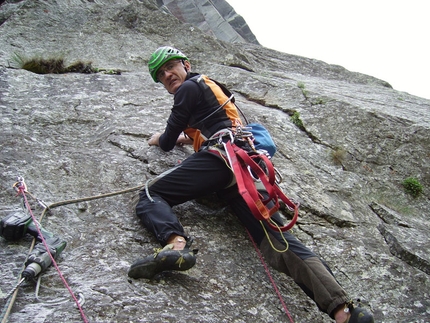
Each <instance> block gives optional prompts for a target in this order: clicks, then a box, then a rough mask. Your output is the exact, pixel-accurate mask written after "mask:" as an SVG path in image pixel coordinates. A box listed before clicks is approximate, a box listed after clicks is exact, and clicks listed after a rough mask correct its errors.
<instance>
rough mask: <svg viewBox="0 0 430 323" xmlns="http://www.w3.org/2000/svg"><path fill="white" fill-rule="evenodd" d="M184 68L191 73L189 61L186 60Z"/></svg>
mask: <svg viewBox="0 0 430 323" xmlns="http://www.w3.org/2000/svg"><path fill="white" fill-rule="evenodd" d="M184 67H185V69H186V70H187V72H191V63H190V62H189V61H187V60H184Z"/></svg>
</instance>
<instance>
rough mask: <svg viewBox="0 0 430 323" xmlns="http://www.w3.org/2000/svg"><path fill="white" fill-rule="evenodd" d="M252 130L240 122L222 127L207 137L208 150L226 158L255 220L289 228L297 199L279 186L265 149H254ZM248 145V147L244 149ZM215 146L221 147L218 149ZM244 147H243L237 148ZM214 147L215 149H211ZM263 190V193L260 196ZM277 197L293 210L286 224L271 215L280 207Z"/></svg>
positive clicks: (294, 221)
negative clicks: (289, 196) (285, 192)
mask: <svg viewBox="0 0 430 323" xmlns="http://www.w3.org/2000/svg"><path fill="white" fill-rule="evenodd" d="M252 138H253V136H252V133H251V132H250V131H248V130H247V128H243V127H241V126H236V127H235V130H234V131H233V130H232V129H224V130H222V131H219V132H217V133H216V134H215V135H214V136H212V137H211V138H210V140H209V141H210V142H211V144H210V146H209V147H208V148H207V149H208V150H209V151H213V152H214V153H217V154H219V155H220V156H221V157H223V158H225V159H226V160H227V161H228V164H229V166H230V169H231V170H232V171H233V173H234V175H235V179H236V183H237V186H238V190H239V194H240V195H241V196H242V197H243V199H244V200H245V202H246V204H247V205H248V207H249V208H250V210H251V212H252V214H253V215H254V217H255V218H256V219H257V220H258V221H265V222H266V224H267V225H268V226H269V227H270V228H271V229H274V230H277V231H278V230H280V231H282V232H285V231H288V230H290V229H291V228H292V227H293V226H294V224H295V223H296V221H297V218H298V212H299V203H293V202H292V201H291V200H290V199H289V198H288V197H287V196H286V195H285V194H284V193H283V192H282V190H281V189H280V187H279V185H278V184H279V181H278V180H279V178H280V179H282V177H280V176H279V175H277V174H279V172H277V171H275V167H274V166H273V164H272V162H271V160H270V159H269V157H268V156H267V152H265V151H258V150H256V149H255V147H254V146H253V143H252ZM246 145H249V146H248V147H251V149H247V148H246ZM218 147H222V148H223V149H222V150H220V149H218ZM241 147H244V148H245V149H246V150H245V149H243V148H241ZM214 148H215V149H214ZM263 194H264V195H266V194H267V197H265V196H263ZM280 201H282V202H283V203H284V204H285V205H286V207H287V208H288V209H289V210H290V211H292V212H293V217H292V219H291V220H290V222H289V223H288V224H284V225H280V224H278V223H276V222H275V221H274V220H273V219H272V218H271V217H272V215H273V214H274V213H275V212H277V211H278V210H279V208H280Z"/></svg>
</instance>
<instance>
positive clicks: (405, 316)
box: [0, 0, 430, 323]
mask: <svg viewBox="0 0 430 323" xmlns="http://www.w3.org/2000/svg"><path fill="white" fill-rule="evenodd" d="M199 3H200V2H199ZM201 3H204V2H201ZM165 5H166V6H168V4H167V2H166V4H165ZM169 10H170V11H172V10H171V9H169ZM218 10H219V12H221V9H218ZM0 11H1V12H0V16H1V17H2V18H1V19H2V20H1V25H0V44H1V47H0V108H1V119H0V122H1V129H2V131H1V134H0V142H1V154H0V169H1V172H0V179H1V180H0V183H1V186H2V190H1V192H0V196H1V205H0V216H1V217H3V216H5V215H7V214H9V213H10V212H12V211H14V210H18V209H20V208H21V200H20V198H19V197H16V194H15V192H14V190H13V189H12V185H13V183H14V182H15V181H16V176H17V175H21V176H23V177H24V178H25V180H26V184H27V186H28V190H29V191H30V192H31V193H32V194H33V196H35V197H37V198H39V199H42V200H43V201H45V203H46V204H48V205H53V206H54V207H52V208H51V211H50V212H49V213H48V214H47V215H46V216H45V218H44V219H43V221H42V225H43V226H44V227H45V228H46V229H48V230H50V231H52V232H54V233H55V234H57V235H59V236H61V237H63V238H64V239H65V240H66V241H67V242H68V245H67V247H66V249H65V250H64V251H63V253H62V254H61V256H60V258H59V259H58V264H59V268H60V269H61V271H62V273H63V275H64V277H65V278H66V279H67V281H68V283H69V285H70V286H71V288H72V290H73V291H74V292H75V293H76V294H79V293H81V294H82V295H83V296H84V297H85V304H84V306H83V308H84V311H85V314H86V316H87V317H88V320H89V321H90V322H183V321H187V322H286V321H288V318H287V316H286V314H285V313H284V311H283V307H282V306H281V303H280V301H279V300H278V298H277V295H276V294H275V292H274V291H273V288H272V286H271V284H270V280H269V278H268V277H267V274H266V272H265V269H264V267H263V265H262V264H261V263H260V260H259V258H258V256H257V254H256V252H255V250H254V248H253V245H252V243H251V242H250V241H249V239H248V236H247V233H246V232H244V230H243V228H242V227H241V226H240V224H239V223H238V221H237V220H236V219H235V217H234V216H233V215H232V214H231V213H230V211H229V209H228V208H227V207H226V206H225V205H223V204H221V203H220V202H219V201H218V200H216V198H215V197H213V196H209V197H207V198H206V199H203V200H199V201H190V202H187V203H185V204H184V205H180V206H178V207H176V208H175V211H176V212H177V215H178V217H179V218H180V220H181V222H182V224H183V225H184V226H185V227H186V228H187V230H188V231H189V233H190V234H191V235H193V236H194V238H195V245H194V246H195V247H196V248H199V254H198V260H197V265H196V266H195V267H194V268H192V269H191V270H190V271H188V272H186V273H166V274H164V275H162V276H161V277H160V278H159V280H157V281H144V280H131V279H129V278H128V277H127V269H128V267H129V265H130V264H131V263H132V262H133V261H134V260H135V259H136V258H138V257H141V256H145V255H147V254H150V253H151V252H152V251H153V248H156V247H158V245H157V243H156V241H155V239H154V238H153V237H152V236H151V235H150V234H149V233H148V232H147V231H146V230H145V229H143V228H142V226H141V225H140V223H139V221H138V219H137V218H135V216H134V212H133V209H132V207H131V199H132V197H133V195H134V194H135V193H134V192H131V191H129V190H128V189H130V188H135V187H140V186H142V185H143V184H144V183H145V182H146V181H147V180H148V179H150V178H152V177H154V176H155V175H156V174H159V173H161V172H162V171H164V170H167V169H168V168H170V167H172V166H174V165H176V164H177V163H178V162H180V161H181V160H183V159H185V158H186V157H187V156H188V155H189V154H190V153H191V149H190V147H177V148H175V149H174V150H173V151H172V152H170V153H164V152H162V151H161V150H160V149H158V148H157V147H149V146H148V145H147V140H148V138H149V137H150V136H151V135H152V134H153V133H154V132H157V131H162V130H163V129H164V126H165V122H166V119H167V117H168V115H169V110H170V107H171V103H172V98H171V96H170V95H168V94H167V93H166V91H165V90H164V89H163V88H162V86H160V85H159V84H155V83H153V82H152V80H151V78H150V77H149V75H148V73H147V68H146V63H147V60H148V57H149V55H150V54H151V53H152V51H154V50H155V49H156V48H157V47H158V46H161V45H173V46H176V47H178V48H180V49H181V50H183V51H184V53H186V54H187V55H188V56H189V57H190V59H191V63H192V66H193V69H194V70H195V71H198V72H201V73H204V74H207V75H210V76H211V77H213V78H215V79H217V80H218V81H220V82H222V83H224V84H226V85H227V87H229V88H230V89H231V90H232V91H233V92H234V93H235V95H236V99H237V103H238V105H239V107H241V108H242V110H244V112H245V113H246V115H247V116H248V119H250V121H257V122H260V123H262V124H264V125H265V126H266V127H267V128H268V129H269V130H270V131H271V133H272V135H273V137H274V139H275V142H276V144H277V147H278V152H277V154H276V155H275V157H274V163H275V165H276V167H277V168H278V169H279V171H280V172H281V174H282V176H283V178H284V181H283V183H282V185H281V186H282V188H283V190H284V191H285V193H286V194H287V195H288V196H289V197H291V198H293V199H295V200H296V201H299V202H300V203H301V208H300V218H299V221H298V223H297V225H296V226H295V228H294V233H295V234H296V236H297V237H298V238H299V239H301V240H302V241H303V242H304V243H305V244H306V245H308V246H309V247H310V248H311V249H312V250H313V251H314V252H316V253H317V254H318V255H321V256H322V257H323V258H324V259H325V260H326V261H327V262H328V264H329V265H330V266H331V268H332V270H333V272H334V273H335V275H336V277H337V279H338V280H339V282H340V283H341V284H342V285H343V286H344V288H345V289H346V290H347V291H348V292H349V293H350V295H351V298H353V299H356V298H360V299H361V300H362V302H363V303H364V305H366V306H368V308H370V309H371V310H372V311H373V313H374V315H375V319H376V321H377V322H387V323H388V322H428V321H429V320H430V312H429V308H430V304H429V303H430V302H429V295H428V290H429V289H430V279H429V271H430V266H429V262H430V259H429V256H428V252H427V251H428V250H429V248H430V246H429V239H428V229H429V217H428V215H429V191H428V188H429V187H430V177H429V174H430V171H429V166H430V162H429V151H430V136H429V134H430V132H429V128H430V113H429V112H430V101H429V100H426V99H422V98H419V97H415V96H411V95H409V94H407V93H403V92H398V91H396V90H394V89H392V88H391V86H390V85H389V84H388V83H387V82H385V81H382V80H378V79H375V78H373V77H371V76H368V75H363V74H359V73H352V72H349V71H348V70H346V69H344V68H342V67H340V66H334V65H328V64H326V63H324V62H321V61H318V60H313V59H308V58H304V57H298V56H293V55H289V54H285V53H280V52H276V51H273V50H269V49H266V48H263V47H261V46H259V45H256V44H251V43H241V44H234V43H228V42H224V41H221V40H219V39H217V38H213V37H211V36H209V35H207V34H205V33H204V32H203V31H200V30H199V29H198V28H192V26H191V25H190V24H184V23H182V22H181V21H179V20H178V19H177V18H175V17H173V16H172V15H170V14H166V13H165V12H163V10H161V9H160V8H158V6H157V4H156V3H154V2H152V1H149V0H147V1H143V0H142V1H137V0H136V1H131V0H130V1H127V0H122V1H113V0H112V1H65V0H57V1H54V0H51V1H9V2H5V3H4V4H2V5H1V7H0ZM15 53H18V54H21V55H24V56H27V57H34V56H42V57H58V56H64V57H65V58H66V60H67V62H69V63H72V62H74V61H78V60H82V61H91V62H92V66H94V67H98V68H101V69H106V70H109V69H114V70H121V71H122V73H121V74H120V75H111V74H109V73H94V74H77V73H68V74H46V75H40V74H34V73H31V72H28V71H25V70H22V69H18V68H17V66H16V63H15V61H14V60H13V59H12V57H13V56H14V54H15ZM295 112H296V114H294V113H295ZM297 113H299V114H297ZM292 116H295V119H294V120H295V123H294V122H292V119H291V117H292ZM298 120H300V121H301V123H302V125H301V126H300V127H298V126H297V124H298V122H297V121H298ZM410 176H413V177H416V178H418V179H419V181H420V182H421V184H422V185H423V186H424V192H423V194H422V195H420V196H419V197H418V198H412V197H410V195H408V194H407V193H405V191H404V189H403V187H402V185H401V183H402V181H403V180H404V179H405V178H406V177H410ZM123 190H127V192H125V193H121V192H123ZM113 192H120V193H121V194H118V195H114V196H109V197H104V196H101V194H105V193H113ZM92 197H94V198H92ZM96 197H97V198H96ZM82 198H87V199H82ZM30 200H31V204H32V205H33V206H34V213H35V215H36V216H37V217H38V216H40V214H41V210H42V209H41V207H40V206H37V203H36V202H35V201H34V200H32V199H31V198H30ZM63 201H69V202H67V203H63V204H62V202H63ZM59 204H62V205H59ZM57 205H58V206H57ZM30 243H31V238H30V237H26V238H25V239H21V240H19V241H15V242H9V241H6V240H4V239H3V238H0V259H1V261H0V264H1V265H0V266H1V271H0V277H1V283H0V292H1V294H2V295H3V296H4V295H5V294H6V293H8V291H9V290H10V289H11V288H12V287H13V286H14V284H15V283H16V282H17V279H18V276H19V274H20V270H21V267H22V265H23V263H24V262H25V258H26V255H27V253H28V249H29V246H30ZM271 274H272V276H273V280H274V281H275V283H276V284H277V287H278V288H279V290H280V293H281V295H282V296H283V299H284V301H285V303H286V305H287V307H288V310H289V312H290V313H291V315H292V318H293V319H294V321H295V322H328V321H330V319H329V317H328V316H327V315H326V314H323V313H320V312H319V311H318V309H317V308H316V306H315V305H314V304H313V303H312V301H311V300H310V299H309V298H308V297H307V296H306V295H305V294H304V293H303V292H302V291H301V290H300V289H299V288H298V287H297V286H296V285H295V284H294V282H292V281H291V279H290V278H289V277H286V276H285V275H283V274H280V273H278V272H276V271H274V270H272V271H271ZM34 291H35V285H34V284H33V283H26V284H25V285H24V286H22V287H21V288H20V289H19V291H18V294H17V298H16V301H15V305H14V307H13V309H12V311H11V314H10V316H9V318H10V322H24V321H25V322H79V321H80V320H81V318H80V316H79V312H78V311H77V310H76V308H75V307H74V304H73V302H72V301H71V297H70V296H69V295H68V293H67V291H66V290H65V288H64V287H63V284H62V282H61V280H60V279H59V277H58V274H57V273H56V271H55V270H54V268H50V269H49V270H48V271H47V272H46V273H44V274H43V276H42V279H41V288H40V290H39V295H38V298H39V300H37V299H36V297H35V293H34ZM63 298H65V299H66V300H67V302H65V303H62V304H60V305H52V304H50V302H51V301H58V300H62V299H63ZM4 303H5V302H4V301H3V302H2V306H3V304H4Z"/></svg>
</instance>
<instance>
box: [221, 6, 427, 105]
mask: <svg viewBox="0 0 430 323" xmlns="http://www.w3.org/2000/svg"><path fill="white" fill-rule="evenodd" d="M226 1H227V2H228V3H229V4H230V5H231V6H232V7H233V8H234V9H235V11H236V12H237V13H238V14H240V15H241V16H242V17H243V18H244V19H245V20H246V22H247V23H248V25H249V27H250V28H251V31H252V32H253V33H254V35H255V36H256V37H257V39H258V41H259V42H260V44H261V45H263V46H264V47H268V48H272V49H275V50H278V51H281V52H284V53H288V54H295V55H300V56H304V57H308V58H315V59H318V60H321V61H324V62H326V63H329V64H336V65H341V66H343V67H345V68H346V69H348V70H350V71H353V72H360V73H363V74H367V75H371V76H374V77H377V78H379V79H382V80H384V81H387V82H388V83H390V84H391V86H393V88H394V89H395V90H398V91H403V92H408V93H410V94H413V95H416V96H420V97H423V98H427V99H430V1H429V0H263V1H257V0H226Z"/></svg>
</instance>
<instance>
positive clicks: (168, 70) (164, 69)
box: [156, 59, 191, 94]
mask: <svg viewBox="0 0 430 323" xmlns="http://www.w3.org/2000/svg"><path fill="white" fill-rule="evenodd" d="M190 68H191V65H190V63H189V62H188V61H184V62H182V61H181V60H176V59H173V60H171V61H168V62H166V63H164V64H163V66H161V67H160V69H159V70H158V71H157V75H156V76H157V79H158V80H159V81H160V82H161V83H163V85H164V87H165V88H166V90H167V91H168V92H169V93H171V94H174V93H175V92H176V90H177V89H178V88H179V86H181V85H182V83H184V82H185V79H186V78H187V71H189V70H190Z"/></svg>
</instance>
